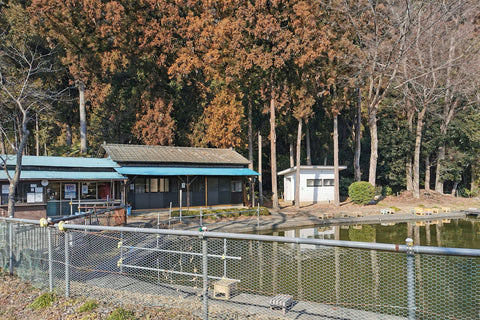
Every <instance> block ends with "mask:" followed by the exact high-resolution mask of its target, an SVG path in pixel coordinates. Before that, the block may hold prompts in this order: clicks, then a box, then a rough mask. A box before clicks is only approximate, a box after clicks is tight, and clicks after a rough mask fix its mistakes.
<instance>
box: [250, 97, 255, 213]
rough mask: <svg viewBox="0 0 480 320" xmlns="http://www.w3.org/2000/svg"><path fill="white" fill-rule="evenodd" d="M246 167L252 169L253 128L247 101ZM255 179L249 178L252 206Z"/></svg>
mask: <svg viewBox="0 0 480 320" xmlns="http://www.w3.org/2000/svg"><path fill="white" fill-rule="evenodd" d="M248 161H249V163H248V168H249V169H250V170H253V128H252V103H251V102H250V101H249V103H248ZM254 198H255V180H254V179H253V178H251V179H250V203H251V205H252V206H254V202H255V201H254Z"/></svg>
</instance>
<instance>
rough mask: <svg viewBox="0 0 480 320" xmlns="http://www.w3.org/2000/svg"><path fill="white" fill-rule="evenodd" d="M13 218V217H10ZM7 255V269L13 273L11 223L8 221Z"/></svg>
mask: <svg viewBox="0 0 480 320" xmlns="http://www.w3.org/2000/svg"><path fill="white" fill-rule="evenodd" d="M10 218H13V217H10ZM8 255H9V263H8V270H9V273H10V275H11V276H12V275H13V223H12V222H8Z"/></svg>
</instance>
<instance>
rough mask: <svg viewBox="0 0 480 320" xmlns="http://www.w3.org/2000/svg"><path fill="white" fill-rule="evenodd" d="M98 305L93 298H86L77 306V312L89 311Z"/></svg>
mask: <svg viewBox="0 0 480 320" xmlns="http://www.w3.org/2000/svg"><path fill="white" fill-rule="evenodd" d="M97 307H98V304H97V302H96V301H95V300H87V301H86V302H85V303H84V304H83V305H82V306H81V307H80V308H78V310H77V311H78V312H89V311H92V310H94V309H96V308H97Z"/></svg>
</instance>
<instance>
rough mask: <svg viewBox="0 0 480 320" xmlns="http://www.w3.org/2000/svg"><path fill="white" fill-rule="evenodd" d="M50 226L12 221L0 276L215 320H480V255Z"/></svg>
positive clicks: (6, 226)
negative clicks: (190, 312) (186, 308)
mask: <svg viewBox="0 0 480 320" xmlns="http://www.w3.org/2000/svg"><path fill="white" fill-rule="evenodd" d="M40 225H41V223H40V221H35V220H25V219H9V218H1V219H0V267H2V268H3V269H4V270H9V271H10V272H14V271H15V272H16V273H17V274H18V275H19V276H21V277H22V278H24V279H26V280H29V281H31V282H32V283H33V284H34V285H36V286H38V287H41V288H45V289H48V290H57V291H59V292H61V293H62V294H64V295H66V296H69V295H71V294H72V293H75V294H84V295H88V296H89V297H91V298H98V299H105V298H107V299H117V300H122V301H126V302H132V301H134V302H135V303H147V304H154V305H163V306H172V307H182V306H185V303H188V305H189V306H191V309H192V310H193V311H194V312H196V313H197V314H198V315H200V316H202V317H203V318H204V319H208V318H217V317H218V318H225V315H226V314H230V315H235V316H232V317H231V318H239V319H241V318H243V317H249V318H252V317H254V316H255V317H257V318H260V319H264V318H265V319H266V318H269V317H271V318H282V317H284V318H287V319H289V318H290V319H472V318H480V295H479V293H480V292H479V291H480V289H479V288H480V286H479V283H480V250H474V249H456V248H439V247H424V246H413V243H412V241H410V240H407V242H406V244H401V245H399V244H381V243H364V242H352V241H340V240H320V239H305V238H286V237H279V236H262V235H252V234H234V233H220V232H208V231H203V232H200V231H186V230H165V229H153V228H152V229H151V228H128V227H109V226H95V225H80V224H71V223H57V224H55V225H46V226H43V227H42V226H40ZM42 225H45V224H44V223H42ZM279 303H280V304H283V305H277V304H279ZM277 309H278V310H277Z"/></svg>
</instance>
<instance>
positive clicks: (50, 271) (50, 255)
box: [47, 228, 53, 292]
mask: <svg viewBox="0 0 480 320" xmlns="http://www.w3.org/2000/svg"><path fill="white" fill-rule="evenodd" d="M47 232H48V233H47V236H48V284H49V289H50V292H52V291H53V244H52V229H51V228H48V230H47Z"/></svg>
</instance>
